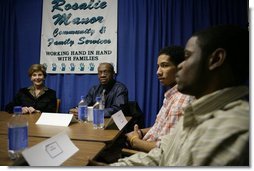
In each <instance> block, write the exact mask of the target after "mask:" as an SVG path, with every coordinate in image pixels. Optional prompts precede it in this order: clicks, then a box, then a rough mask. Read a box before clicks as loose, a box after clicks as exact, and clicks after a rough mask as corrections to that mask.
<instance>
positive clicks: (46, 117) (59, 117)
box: [36, 113, 78, 126]
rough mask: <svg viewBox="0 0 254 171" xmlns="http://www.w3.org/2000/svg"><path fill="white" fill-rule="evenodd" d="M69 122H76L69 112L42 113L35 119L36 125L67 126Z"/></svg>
mask: <svg viewBox="0 0 254 171" xmlns="http://www.w3.org/2000/svg"><path fill="white" fill-rule="evenodd" d="M71 122H78V121H77V119H76V118H75V117H74V115H73V114H70V113H42V114H41V116H40V118H39V119H38V120H37V122H36V124H38V125H52V126H68V125H69V124H70V123H71Z"/></svg>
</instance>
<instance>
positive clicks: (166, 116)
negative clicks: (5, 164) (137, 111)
mask: <svg viewBox="0 0 254 171" xmlns="http://www.w3.org/2000/svg"><path fill="white" fill-rule="evenodd" d="M183 60H184V48H182V47H180V46H171V47H165V48H163V49H161V50H160V52H159V55H158V62H157V63H158V69H157V76H158V79H159V80H160V82H161V84H162V85H163V86H166V87H167V88H168V90H167V92H166V93H165V98H164V101H163V105H162V107H161V109H160V111H159V113H158V114H157V118H156V121H155V123H154V125H153V126H152V127H150V128H144V129H139V128H138V125H135V126H134V131H133V132H130V133H128V134H126V136H127V140H128V141H129V145H130V146H131V148H133V149H137V150H139V151H144V152H149V151H150V150H151V149H152V148H154V147H156V144H157V146H158V145H159V142H160V140H161V137H162V136H163V135H165V134H168V133H169V132H170V130H171V129H172V128H173V127H174V125H175V124H176V123H177V122H178V120H179V118H180V117H181V116H182V108H183V107H185V106H187V105H188V104H190V103H191V102H192V101H193V100H194V97H193V96H188V95H184V94H181V93H180V92H179V91H178V90H177V87H176V80H175V74H176V72H177V65H178V64H179V63H181V62H182V61H183ZM171 87H172V88H171Z"/></svg>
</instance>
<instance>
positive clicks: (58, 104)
mask: <svg viewBox="0 0 254 171" xmlns="http://www.w3.org/2000/svg"><path fill="white" fill-rule="evenodd" d="M60 103H61V100H60V99H57V100H56V113H58V112H59V108H60Z"/></svg>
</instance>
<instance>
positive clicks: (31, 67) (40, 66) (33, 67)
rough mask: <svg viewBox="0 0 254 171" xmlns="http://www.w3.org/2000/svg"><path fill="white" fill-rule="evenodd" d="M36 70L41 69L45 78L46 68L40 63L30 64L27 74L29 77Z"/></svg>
mask: <svg viewBox="0 0 254 171" xmlns="http://www.w3.org/2000/svg"><path fill="white" fill-rule="evenodd" d="M38 71H41V72H42V73H43V75H44V78H46V76H47V73H46V68H45V66H44V65H41V64H33V65H31V66H30V68H29V70H28V76H29V77H31V76H32V74H33V73H34V72H38Z"/></svg>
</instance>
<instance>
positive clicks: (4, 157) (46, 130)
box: [0, 111, 132, 166]
mask: <svg viewBox="0 0 254 171" xmlns="http://www.w3.org/2000/svg"><path fill="white" fill-rule="evenodd" d="M40 115H41V114H40V113H35V114H25V115H22V117H25V118H26V119H27V121H28V124H29V126H28V135H29V147H31V146H33V145H35V144H37V143H39V142H41V141H43V140H45V139H47V138H50V137H52V136H55V135H56V134H58V133H60V132H65V133H66V134H67V135H68V136H69V137H70V139H71V140H72V142H73V143H74V144H75V145H76V146H77V147H78V148H79V149H80V150H79V151H78V152H77V153H76V154H75V155H73V156H72V157H70V158H69V159H68V160H66V161H65V162H64V163H63V165H64V166H81V165H87V163H88V158H90V159H95V157H96V156H98V155H99V154H100V153H101V152H102V151H103V150H104V149H107V148H108V147H110V146H111V145H112V144H113V143H114V142H115V140H116V139H117V138H118V137H119V136H120V134H121V133H122V131H119V130H118V129H117V128H116V126H113V125H114V123H113V125H111V126H110V127H111V128H115V129H94V128H93V125H92V123H79V122H76V123H70V125H69V126H68V127H64V126H50V125H36V124H35V123H36V122H37V120H38V119H39V117H40ZM11 117H12V114H9V113H7V112H4V111H0V137H1V138H0V144H1V146H0V154H1V155H0V165H12V164H13V161H11V160H10V159H9V158H8V152H7V136H8V135H7V133H8V127H7V124H8V122H9V120H10V119H11ZM126 119H127V121H128V123H129V122H130V121H131V119H132V117H126ZM108 121H109V118H105V123H107V122H108ZM2 144H3V145H2Z"/></svg>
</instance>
